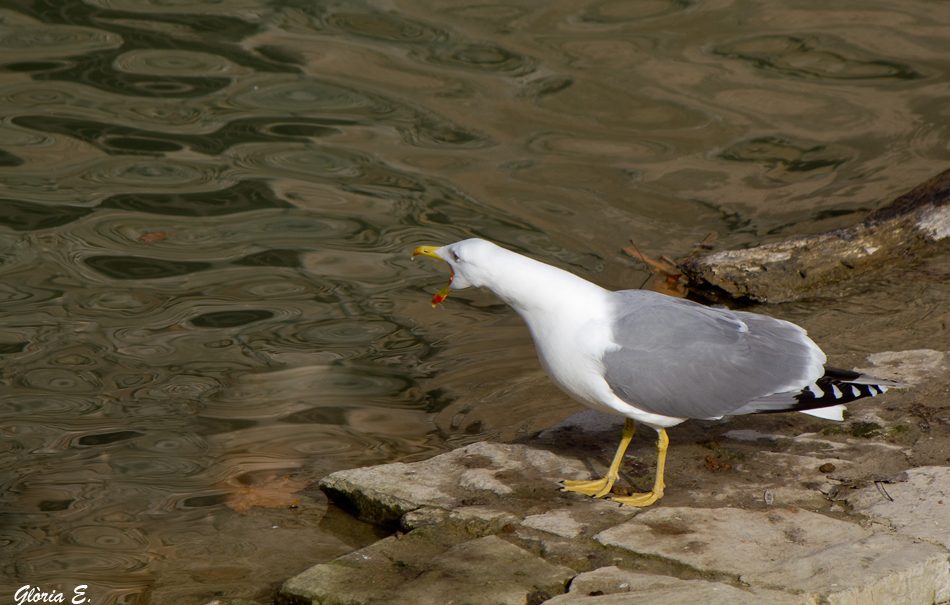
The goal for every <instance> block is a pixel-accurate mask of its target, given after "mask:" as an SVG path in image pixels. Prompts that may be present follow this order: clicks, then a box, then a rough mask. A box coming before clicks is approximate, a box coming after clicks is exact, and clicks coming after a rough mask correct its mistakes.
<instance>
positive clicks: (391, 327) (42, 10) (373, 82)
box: [0, 0, 950, 605]
mask: <svg viewBox="0 0 950 605" xmlns="http://www.w3.org/2000/svg"><path fill="white" fill-rule="evenodd" d="M948 37H950V8H948V7H946V6H943V5H941V4H939V3H931V2H926V1H923V0H921V1H919V2H913V1H912V2H900V3H897V2H886V1H880V2H871V3H870V4H868V3H864V4H862V5H861V6H859V7H855V8H854V9H848V8H841V7H839V8H837V9H835V10H831V9H828V8H826V5H825V4H822V3H809V2H805V3H799V4H796V5H793V6H789V7H785V6H777V5H776V6H768V7H763V6H759V5H755V4H751V3H746V2H741V1H740V2H734V3H726V4H725V5H719V4H712V3H704V2H693V1H682V2H681V1H676V0H656V1H648V2H627V1H621V0H600V1H596V0H594V1H589V2H575V3H567V4H563V3H562V4H550V5H549V4H537V3H535V4H531V3H524V2H514V3H512V2H494V1H493V0H489V1H487V2H485V1H481V0H480V1H479V2H476V3H471V4H466V3H464V2H461V3H460V2H440V1H438V0H406V1H405V2H399V3H397V4H387V5H385V7H384V6H382V5H381V4H378V3H372V2H339V3H329V2H327V3H324V2H309V1H308V2H298V1H296V0H277V1H273V2H264V1H263V0H240V1H234V2H232V1H229V2H226V3H222V2H217V1H210V0H208V1H204V0H180V1H178V0H175V1H169V0H161V1H159V0H86V1H85V2H82V1H80V0H12V1H9V2H6V3H5V4H4V5H3V6H2V7H0V116H2V120H0V314H2V319H3V321H2V324H0V358H2V360H3V365H2V369H0V381H2V384H3V386H4V389H3V393H2V395H0V418H2V425H0V431H2V435H3V437H2V440H0V506H2V507H3V511H4V516H3V522H2V526H0V549H2V552H3V557H2V566H0V573H2V575H3V578H4V579H3V582H2V585H3V588H2V589H0V601H4V602H6V601H10V602H12V594H13V592H14V591H15V590H16V589H17V588H19V587H20V586H23V585H26V584H30V585H33V586H40V587H43V588H46V589H53V588H55V589H57V590H61V591H66V592H67V593H70V594H71V591H72V587H73V586H75V585H77V584H87V585H88V586H89V590H88V595H89V596H90V597H91V598H92V602H94V603H96V604H97V605H98V604H100V603H101V604H105V603H146V602H152V603H201V602H204V601H206V600H208V599H210V598H211V597H212V596H213V595H215V594H225V595H227V596H230V597H238V596H244V597H260V598H266V597H267V595H268V594H269V593H270V591H272V590H273V589H274V587H275V586H277V585H278V584H279V583H280V581H282V580H283V579H285V578H286V577H288V576H290V575H292V574H293V573H296V572H297V571H299V570H301V569H303V568H306V567H307V566H309V565H310V564H313V563H316V562H320V561H325V560H328V559H330V558H332V557H335V556H338V555H340V554H343V553H345V552H347V551H349V550H351V549H352V548H355V547H358V546H360V545H362V544H365V543H367V542H368V541H371V540H373V539H374V538H375V537H376V536H377V535H378V534H377V533H376V532H375V531H374V530H372V529H370V528H367V527H365V526H362V525H360V524H356V523H353V522H351V521H349V520H348V518H347V517H346V516H345V515H343V514H340V513H339V511H336V510H335V509H333V508H329V509H328V508H327V505H326V502H325V500H324V499H323V498H322V496H321V495H320V494H319V492H317V491H316V490H314V489H313V488H308V487H307V486H308V485H310V484H312V483H313V481H315V480H316V479H318V478H319V477H321V476H323V475H324V474H326V473H327V472H330V471H333V470H336V469H340V468H346V467H353V466H358V465H363V464H372V463H380V462H384V461H389V460H397V459H412V458H419V457H424V456H427V455H430V454H432V453H434V452H438V451H440V450H442V449H445V448H447V447H450V446H451V445H453V444H457V443H460V442H464V441H466V440H474V439H477V438H480V437H483V436H486V435H487V436H489V437H492V438H508V437H513V436H515V435H520V434H524V433H526V432H529V431H530V430H533V429H536V428H539V427H540V426H541V425H543V424H544V423H547V422H551V421H553V420H556V419H557V418H558V417H559V416H563V415H566V414H567V413H569V412H570V411H572V410H573V409H574V404H572V403H570V402H567V401H565V398H564V397H563V396H560V395H558V394H557V393H556V392H555V391H554V390H553V388H552V387H550V386H540V387H539V386H538V385H539V384H541V383H539V382H538V372H539V370H538V366H537V362H536V361H535V360H534V352H533V349H532V347H531V345H530V341H529V339H528V338H527V334H526V332H525V330H524V328H523V327H522V326H521V325H520V323H519V322H518V320H517V319H516V318H514V317H513V316H512V314H511V313H510V312H509V311H508V310H506V309H505V308H504V307H502V306H500V305H499V304H498V302H497V301H495V300H494V299H493V298H492V297H491V296H489V295H487V294H485V293H479V292H466V293H459V294H457V295H453V297H452V298H451V299H450V301H449V303H447V304H448V305H449V307H450V309H449V310H448V311H446V310H445V309H440V310H439V311H432V310H431V309H429V306H428V300H429V296H430V294H431V291H430V290H432V289H433V288H437V287H441V286H442V285H443V284H444V282H445V278H446V276H445V275H444V273H443V270H442V268H439V267H433V266H431V265H425V266H417V265H413V264H411V262H410V260H409V256H408V255H409V251H410V250H411V249H412V248H413V247H415V246H417V245H419V244H423V243H429V244H434V243H445V242H450V241H454V240H457V239H461V238H464V237H471V236H481V237H486V238H489V239H492V240H495V241H498V242H500V243H502V244H504V245H506V246H508V247H511V248H514V249H516V250H519V251H523V252H528V253H530V254H533V255H535V256H537V257H539V258H542V259H545V260H547V261H548V262H552V263H555V264H558V265H560V266H562V267H565V268H569V269H571V270H573V271H576V272H579V273H581V274H583V275H586V276H588V277H591V278H593V279H595V280H596V281H598V282H600V283H602V284H604V285H606V286H609V287H613V288H621V287H635V286H637V285H639V284H640V283H641V282H642V281H643V279H644V275H643V274H642V273H641V272H640V268H639V266H638V264H637V263H635V262H634V261H632V260H631V259H625V258H622V257H620V256H618V255H617V250H618V249H619V248H620V247H621V246H623V245H624V244H625V243H626V242H627V240H628V239H629V238H631V237H633V238H635V239H636V241H637V243H638V245H639V246H640V248H641V249H643V250H644V252H647V253H649V254H653V255H656V254H661V253H665V254H670V255H677V254H680V253H682V252H684V251H686V250H689V249H691V248H692V245H693V243H695V242H696V241H699V240H701V239H702V238H703V237H704V236H705V235H706V234H707V233H708V232H710V231H719V232H721V233H723V239H722V241H723V245H724V246H725V247H736V246H743V245H750V244H753V243H758V242H761V241H764V240H767V239H769V238H775V237H780V236H782V235H788V234H802V233H808V232H817V231H822V230H826V229H829V228H833V227H837V226H841V225H844V224H847V223H849V222H851V221H853V220H854V218H855V217H856V216H860V215H861V214H862V213H863V212H865V211H866V210H868V209H870V208H872V207H874V206H875V205H877V204H879V203H881V202H884V201H887V200H888V199H889V198H891V197H892V196H893V194H895V193H897V192H902V191H903V190H906V189H907V188H909V187H910V186H912V185H914V184H916V183H918V182H921V181H923V180H924V179H925V178H926V177H929V176H930V175H932V174H934V173H936V172H938V171H940V170H942V169H944V168H945V163H946V161H947V159H948V157H950V145H948V141H950V133H948V131H947V126H946V124H947V110H946V104H945V103H944V102H943V98H944V97H945V94H944V92H943V91H944V89H945V88H946V86H947V80H948V74H947V72H946V59H947V50H946V40H947V39H948ZM427 292H428V293H427ZM865 311H866V312H867V313H868V314H870V315H875V314H879V310H877V309H874V308H871V307H868V308H867V309H865V310H862V309H860V308H858V309H854V310H852V313H857V314H859V315H860V314H861V313H863V312H865ZM831 312H832V311H826V313H831ZM294 503H295V504H296V506H295V507H291V504H294Z"/></svg>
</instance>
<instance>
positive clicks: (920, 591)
mask: <svg viewBox="0 0 950 605" xmlns="http://www.w3.org/2000/svg"><path fill="white" fill-rule="evenodd" d="M947 559H948V553H947V552H946V551H944V550H943V549H941V548H938V547H936V546H933V545H932V544H925V543H921V542H916V543H915V542H911V541H907V540H902V539H900V538H898V537H895V536H893V535H890V534H878V535H874V536H871V537H870V538H867V539H864V540H860V541H858V542H848V543H844V544H839V545H837V546H834V547H832V548H829V549H827V550H824V551H819V552H814V553H812V554H810V555H808V556H806V557H802V558H796V559H791V560H788V561H782V562H780V564H779V565H775V566H774V567H773V568H772V570H770V571H767V572H758V573H752V574H743V575H742V577H741V579H742V580H743V581H745V582H749V583H751V584H753V585H759V586H763V585H764V586H783V587H789V588H793V589H796V590H801V591H803V592H804V593H805V594H808V595H811V596H812V597H813V598H814V599H815V600H816V601H818V602H820V603H827V604H828V605H867V604H868V603H894V604H897V603H900V605H931V604H932V603H945V602H947V600H948V599H950V564H948V560H947Z"/></svg>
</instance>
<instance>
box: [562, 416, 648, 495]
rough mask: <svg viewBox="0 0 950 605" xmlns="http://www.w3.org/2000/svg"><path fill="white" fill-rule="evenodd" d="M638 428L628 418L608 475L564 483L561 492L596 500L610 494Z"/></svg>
mask: <svg viewBox="0 0 950 605" xmlns="http://www.w3.org/2000/svg"><path fill="white" fill-rule="evenodd" d="M636 428H637V427H636V425H635V424H634V423H633V420H630V419H629V418H627V422H625V423H624V425H623V435H622V436H621V437H620V447H618V448H617V453H616V454H614V460H613V462H611V463H610V468H609V469H607V474H606V475H604V478H603V479H598V480H596V481H564V489H563V490H561V491H567V492H580V493H582V494H587V495H588V496H593V497H595V498H602V497H603V496H606V495H607V494H609V493H610V488H612V487H613V486H614V482H615V481H616V480H617V479H619V478H620V463H621V462H623V455H624V453H625V452H626V451H627V446H628V445H630V440H631V439H633V432H634V430H635V429H636Z"/></svg>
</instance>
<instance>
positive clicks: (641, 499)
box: [611, 429, 670, 506]
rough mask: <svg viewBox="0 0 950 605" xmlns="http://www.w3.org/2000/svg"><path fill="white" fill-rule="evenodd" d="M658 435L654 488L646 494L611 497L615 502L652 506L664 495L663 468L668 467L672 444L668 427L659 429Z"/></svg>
mask: <svg viewBox="0 0 950 605" xmlns="http://www.w3.org/2000/svg"><path fill="white" fill-rule="evenodd" d="M657 433H658V437H659V439H657V442H656V481H655V482H654V483H653V490H652V491H649V492H647V493H645V494H637V495H635V496H616V497H614V498H611V500H612V501H613V502H619V503H620V505H621V506H623V505H627V506H650V505H651V504H653V503H654V502H656V501H657V500H659V499H660V498H662V497H663V488H664V487H666V484H665V483H663V469H664V468H665V467H666V450H667V448H669V446H670V438H669V437H667V436H666V429H659V430H657Z"/></svg>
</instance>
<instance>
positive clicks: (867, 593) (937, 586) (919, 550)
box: [596, 508, 950, 605]
mask: <svg viewBox="0 0 950 605" xmlns="http://www.w3.org/2000/svg"><path fill="white" fill-rule="evenodd" d="M596 539H597V541H599V542H600V543H602V544H604V545H605V546H610V547H614V548H620V549H624V550H628V551H630V552H634V553H637V554H640V555H649V556H655V557H661V558H663V559H667V560H671V561H675V562H677V563H680V564H682V565H686V566H688V567H691V568H693V569H695V570H697V571H700V572H703V573H718V574H727V575H733V576H735V577H736V578H737V579H738V580H740V581H741V582H743V583H747V584H749V585H751V586H753V587H755V588H767V589H780V588H781V589H783V590H790V591H801V593H802V594H804V595H806V596H808V597H809V598H811V599H813V600H815V601H816V602H821V603H828V604H830V605H860V604H863V603H901V604H906V605H930V604H931V603H934V602H937V603H940V602H943V601H946V600H947V599H950V565H948V552H947V551H946V550H945V549H943V548H940V547H937V546H934V545H932V544H927V543H923V542H913V541H910V540H907V539H904V538H901V537H899V536H895V535H891V534H887V533H884V534H878V535H872V534H871V532H870V531H869V530H867V529H864V528H862V527H860V526H858V525H856V524H853V523H848V522H845V521H838V520H835V519H831V518H828V517H824V516H823V515H819V514H816V513H810V512H807V511H804V510H801V509H776V510H772V511H765V512H756V511H746V510H737V509H730V508H727V509H705V510H704V509H688V508H669V509H654V510H650V511H647V512H645V513H642V514H640V515H638V516H637V517H635V518H634V519H632V520H630V521H627V522H626V523H624V524H622V525H618V526H617V527H613V528H611V529H608V530H606V531H604V532H601V533H600V534H598V535H597V536H596ZM934 599H937V600H936V601H935V600H934Z"/></svg>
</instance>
